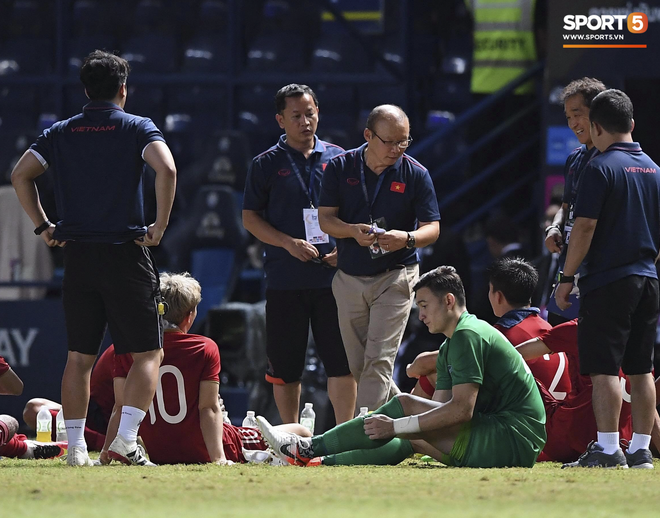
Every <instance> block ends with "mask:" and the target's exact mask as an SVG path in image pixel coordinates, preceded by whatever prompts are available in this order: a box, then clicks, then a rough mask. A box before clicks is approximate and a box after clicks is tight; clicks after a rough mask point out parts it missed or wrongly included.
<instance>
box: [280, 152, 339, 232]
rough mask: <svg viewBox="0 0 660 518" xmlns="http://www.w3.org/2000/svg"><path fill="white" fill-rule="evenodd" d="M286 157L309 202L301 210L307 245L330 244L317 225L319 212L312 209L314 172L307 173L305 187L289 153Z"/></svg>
mask: <svg viewBox="0 0 660 518" xmlns="http://www.w3.org/2000/svg"><path fill="white" fill-rule="evenodd" d="M286 156H287V158H288V159H289V162H290V163H291V169H293V172H294V173H295V174H296V177H297V178H298V181H299V182H300V186H301V187H302V190H303V192H304V193H305V194H307V199H308V200H309V208H308V209H303V223H304V224H305V239H306V241H307V242H308V243H311V244H313V245H322V244H326V243H329V242H330V237H329V236H328V234H326V233H325V232H323V231H322V230H321V227H320V225H319V210H318V209H317V208H316V207H314V201H313V200H312V196H313V194H314V191H313V189H314V177H315V176H316V175H315V174H314V170H311V171H310V173H309V187H308V186H307V185H305V180H303V177H302V175H301V174H300V169H298V165H297V164H296V163H295V162H294V160H293V157H292V156H291V153H289V152H288V151H287V152H286Z"/></svg>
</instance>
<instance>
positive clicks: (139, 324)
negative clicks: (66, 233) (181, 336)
mask: <svg viewBox="0 0 660 518" xmlns="http://www.w3.org/2000/svg"><path fill="white" fill-rule="evenodd" d="M62 300H63V303H64V317H65V320H66V330H67V336H68V344H69V351H75V352H79V353H83V354H91V355H97V354H98V352H99V348H100V346H101V342H102V340H103V335H104V334H105V330H106V326H107V327H108V328H109V330H110V335H111V336H112V341H113V342H114V344H115V352H116V353H117V354H124V353H140V352H147V351H153V350H156V349H160V348H161V347H162V346H163V338H162V336H163V320H162V317H161V316H159V315H158V302H159V301H160V286H159V279H158V270H157V269H156V265H155V264H154V261H153V257H152V255H151V252H150V251H149V250H148V249H147V248H146V247H143V246H139V245H136V244H135V243H132V242H130V243H123V244H119V245H113V244H108V243H78V242H75V241H70V242H68V243H67V244H66V247H65V248H64V280H63V282H62Z"/></svg>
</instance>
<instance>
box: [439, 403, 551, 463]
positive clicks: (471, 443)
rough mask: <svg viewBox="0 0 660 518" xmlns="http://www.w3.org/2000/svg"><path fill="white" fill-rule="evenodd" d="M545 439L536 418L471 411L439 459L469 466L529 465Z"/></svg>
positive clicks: (543, 430)
mask: <svg viewBox="0 0 660 518" xmlns="http://www.w3.org/2000/svg"><path fill="white" fill-rule="evenodd" d="M545 441H546V434H545V425H544V424H543V423H542V422H540V421H538V420H536V419H533V418H530V417H527V416H524V415H521V414H514V413H512V412H501V413H499V414H475V415H474V416H473V417H472V420H471V421H470V422H468V423H465V424H464V425H463V427H462V428H461V431H460V432H459V434H458V437H457V438H456V442H455V443H454V447H453V448H452V450H451V453H450V454H449V455H447V456H446V458H443V459H442V462H444V463H445V464H447V465H449V466H461V467H469V468H503V467H514V466H515V467H523V468H531V467H532V466H534V463H535V462H536V458H537V457H538V456H539V453H540V452H541V450H542V449H543V446H544V445H545Z"/></svg>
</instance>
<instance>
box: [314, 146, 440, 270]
mask: <svg viewBox="0 0 660 518" xmlns="http://www.w3.org/2000/svg"><path fill="white" fill-rule="evenodd" d="M366 147H367V145H366V144H364V145H362V146H360V147H359V148H357V149H352V150H350V151H347V152H346V153H344V154H342V155H339V156H337V157H336V158H334V159H332V160H331V161H330V163H329V164H328V167H326V169H325V172H324V173H323V190H322V192H321V206H322V207H339V213H338V217H339V219H341V220H342V221H344V222H345V223H352V224H354V223H366V224H369V223H370V220H369V206H368V204H367V201H366V200H365V197H364V192H363V190H362V185H361V178H360V177H361V175H360V164H362V163H363V162H364V150H365V148H366ZM364 175H365V180H366V184H367V193H368V195H369V200H370V201H372V202H373V205H372V209H371V215H372V217H373V219H374V220H377V219H378V218H381V217H382V218H385V223H386V227H387V230H403V231H407V232H409V231H412V230H415V228H417V222H418V221H423V222H430V221H440V211H439V210H438V200H437V198H436V195H435V189H434V188H433V182H432V181H431V176H430V175H429V172H428V171H427V170H426V168H425V167H424V166H422V165H421V164H420V163H419V162H417V161H415V160H413V159H412V158H411V157H409V156H408V155H405V154H404V155H403V156H401V158H399V160H397V161H396V163H395V164H394V165H392V166H390V167H388V168H387V169H385V170H384V171H383V172H382V173H380V175H377V174H375V173H374V172H373V171H371V170H370V169H369V168H368V167H367V165H366V163H364ZM379 176H383V181H382V184H381V186H380V189H379V191H378V194H377V196H376V198H375V199H374V192H375V190H376V186H377V182H378V180H379ZM337 250H338V252H339V260H338V264H337V266H338V268H339V269H340V270H341V271H343V272H344V273H347V274H349V275H377V274H379V273H382V272H384V271H385V270H387V269H388V268H392V267H394V266H396V265H402V264H403V265H410V264H415V263H417V262H418V258H417V253H416V250H415V249H414V248H413V249H407V248H403V249H401V250H397V251H396V252H392V253H389V254H385V255H383V256H381V257H379V258H377V259H372V258H371V255H370V254H369V248H368V247H365V246H360V245H359V244H358V242H357V241H356V240H355V239H353V238H346V239H338V240H337Z"/></svg>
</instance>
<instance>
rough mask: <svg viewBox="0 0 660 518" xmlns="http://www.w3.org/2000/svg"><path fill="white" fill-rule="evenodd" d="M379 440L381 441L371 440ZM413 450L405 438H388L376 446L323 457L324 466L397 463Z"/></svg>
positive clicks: (408, 455)
mask: <svg viewBox="0 0 660 518" xmlns="http://www.w3.org/2000/svg"><path fill="white" fill-rule="evenodd" d="M371 442H381V441H371ZM413 453H415V452H414V450H413V447H412V444H411V443H410V441H407V440H406V439H397V438H396V437H395V438H394V439H390V441H389V442H387V443H386V444H384V445H383V446H380V447H378V448H372V449H369V450H353V451H347V452H345V453H338V454H336V455H327V456H325V457H323V464H325V465H326V466H364V465H373V466H380V465H388V464H389V465H392V466H394V465H395V464H398V463H399V462H401V461H403V460H404V459H406V458H408V457H410V456H411V455H412V454H413Z"/></svg>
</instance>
